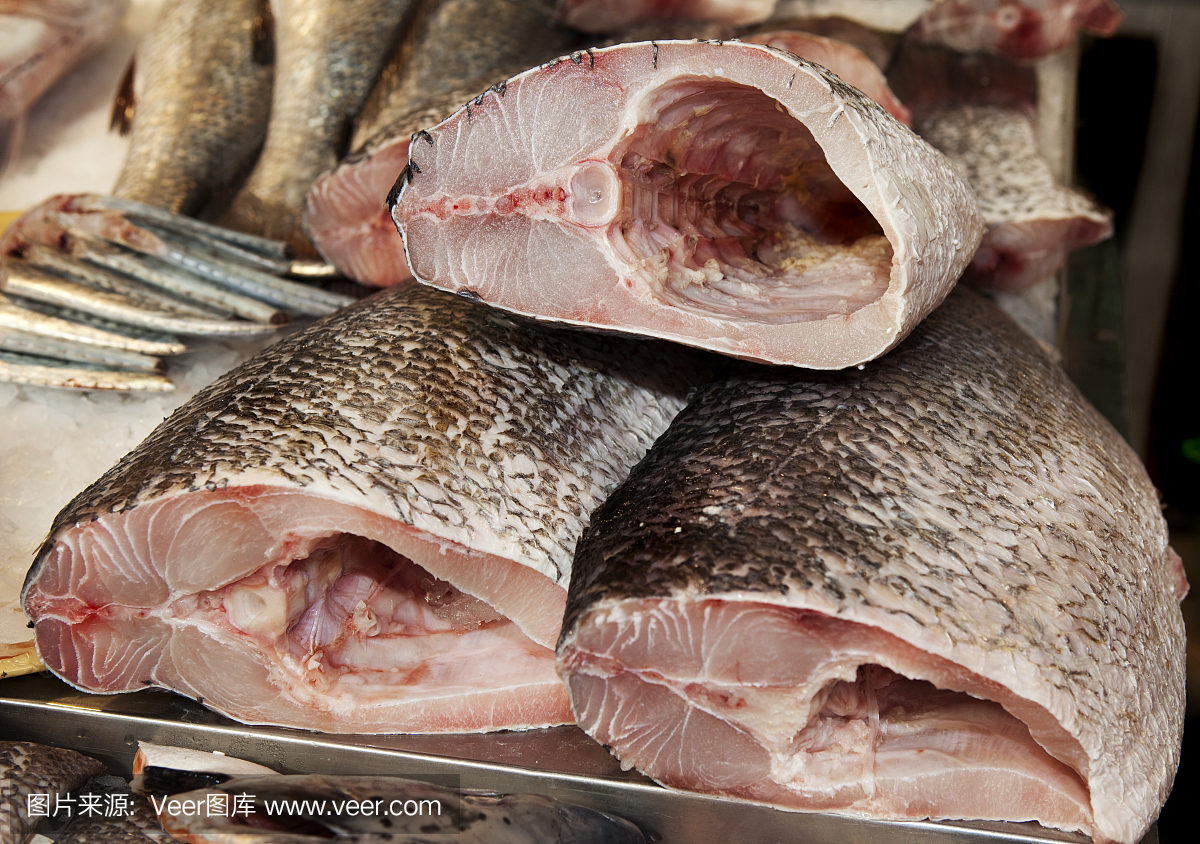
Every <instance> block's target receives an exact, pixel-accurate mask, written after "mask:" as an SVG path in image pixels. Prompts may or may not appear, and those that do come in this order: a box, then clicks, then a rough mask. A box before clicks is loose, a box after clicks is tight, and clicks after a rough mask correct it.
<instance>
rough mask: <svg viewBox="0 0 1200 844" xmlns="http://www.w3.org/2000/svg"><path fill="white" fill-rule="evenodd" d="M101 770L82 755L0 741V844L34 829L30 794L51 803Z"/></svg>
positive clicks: (71, 751) (42, 746)
mask: <svg viewBox="0 0 1200 844" xmlns="http://www.w3.org/2000/svg"><path fill="white" fill-rule="evenodd" d="M103 770H104V765H103V764H102V763H101V762H99V761H97V760H95V759H93V758H91V757H90V756H84V755H83V754H82V753H76V752H75V751H74V750H67V749H65V748H60V747H50V746H48V745H44V744H34V743H33V742H29V741H0V840H3V841H4V842H6V844H7V842H10V841H11V842H17V844H19V842H21V841H24V840H25V836H27V835H28V834H29V833H31V832H32V831H33V829H34V827H36V826H37V821H31V819H30V817H29V808H28V806H27V805H26V803H27V797H28V795H30V794H45V795H47V796H48V799H49V800H50V810H51V811H53V808H54V801H55V799H56V798H58V797H62V796H66V795H67V793H68V792H71V791H74V790H75V789H77V788H79V787H80V786H81V785H83V784H84V783H85V782H87V781H88V780H89V779H90V778H91V777H93V776H95V775H96V774H99V773H100V772H101V771H103Z"/></svg>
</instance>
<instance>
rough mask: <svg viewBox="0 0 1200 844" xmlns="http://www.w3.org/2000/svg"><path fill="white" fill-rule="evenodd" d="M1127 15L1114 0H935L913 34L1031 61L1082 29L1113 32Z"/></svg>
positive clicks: (958, 47) (963, 48)
mask: <svg viewBox="0 0 1200 844" xmlns="http://www.w3.org/2000/svg"><path fill="white" fill-rule="evenodd" d="M1124 18H1125V16H1124V14H1123V13H1122V12H1121V7H1120V6H1118V5H1117V4H1116V2H1115V0H934V2H933V3H932V5H930V7H929V8H928V9H927V10H926V11H925V13H924V14H922V15H921V19H920V20H918V21H917V23H916V24H915V25H914V26H913V28H912V29H911V30H910V31H909V34H910V35H911V36H912V37H914V38H918V39H920V40H922V41H928V42H930V43H934V44H941V45H943V46H945V47H949V48H951V49H953V50H958V51H960V52H963V53H970V52H974V51H976V50H984V51H987V52H989V53H993V54H995V55H998V56H1005V57H1007V58H1010V59H1014V60H1016V61H1024V62H1032V61H1037V60H1038V59H1042V58H1045V57H1046V56H1050V55H1053V54H1055V53H1058V52H1061V51H1062V50H1064V49H1066V48H1067V47H1069V46H1070V45H1071V44H1072V43H1074V41H1075V37H1076V35H1077V34H1078V33H1079V31H1080V30H1083V31H1084V32H1087V33H1090V34H1092V35H1099V36H1108V35H1112V34H1113V33H1114V32H1116V31H1117V27H1119V26H1120V25H1121V21H1122V20H1124Z"/></svg>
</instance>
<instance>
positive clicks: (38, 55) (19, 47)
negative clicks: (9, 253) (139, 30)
mask: <svg viewBox="0 0 1200 844" xmlns="http://www.w3.org/2000/svg"><path fill="white" fill-rule="evenodd" d="M128 8H129V0H0V32H2V33H4V38H3V39H0V177H2V176H3V175H4V171H5V169H6V168H7V167H8V164H9V162H11V161H12V159H13V158H15V157H16V155H17V152H18V150H19V149H20V146H21V140H22V138H23V137H24V134H25V114H26V113H27V112H28V111H29V108H30V107H31V106H32V105H33V104H34V103H35V102H37V100H38V99H40V98H41V96H42V95H43V94H44V93H46V91H48V90H49V89H50V88H51V87H52V86H53V85H54V83H55V82H57V81H58V80H59V79H61V78H62V77H63V76H64V75H65V74H66V73H67V72H68V71H70V70H71V69H72V68H74V67H75V66H77V65H78V64H79V63H80V62H81V61H83V60H84V59H86V58H87V57H88V56H89V55H90V54H91V53H92V52H93V51H94V50H95V49H96V48H97V47H98V46H99V45H101V44H103V43H104V42H105V41H107V40H108V39H109V37H111V36H112V34H113V33H114V32H115V31H116V30H117V28H118V27H119V26H120V25H121V21H122V19H123V18H124V17H125V11H126V10H127V9H128Z"/></svg>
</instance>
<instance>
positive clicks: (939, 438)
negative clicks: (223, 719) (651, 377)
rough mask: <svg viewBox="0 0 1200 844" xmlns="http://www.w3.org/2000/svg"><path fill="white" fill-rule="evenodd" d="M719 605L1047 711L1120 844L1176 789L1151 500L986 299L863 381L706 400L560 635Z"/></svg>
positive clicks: (711, 389)
mask: <svg viewBox="0 0 1200 844" xmlns="http://www.w3.org/2000/svg"><path fill="white" fill-rule="evenodd" d="M722 596H725V597H729V598H731V599H734V600H761V601H764V602H767V603H771V604H777V605H784V606H793V607H797V608H805V609H814V610H818V611H821V612H825V613H827V614H829V615H832V616H836V617H838V618H843V619H847V620H851V621H856V622H860V623H865V624H868V625H871V626H874V627H879V628H881V629H883V630H886V631H888V632H890V633H893V634H894V635H897V636H899V637H900V638H902V639H904V640H906V641H908V642H910V643H912V644H914V645H916V646H917V647H919V648H921V649H922V650H925V651H927V652H931V653H934V654H938V655H940V656H943V657H945V658H947V659H950V660H951V661H953V662H954V663H956V664H958V665H961V666H963V667H965V668H967V669H968V670H970V671H973V672H975V673H976V674H978V675H981V676H983V677H986V678H989V679H991V680H994V681H997V682H999V683H1002V684H1003V685H1005V686H1007V687H1009V688H1010V689H1012V690H1013V691H1015V692H1016V693H1017V694H1019V695H1021V696H1022V697H1024V698H1026V699H1028V700H1032V701H1034V702H1036V703H1038V704H1040V705H1041V706H1043V707H1044V708H1045V709H1046V710H1048V711H1049V712H1050V713H1051V714H1052V715H1053V716H1054V717H1055V718H1056V719H1057V720H1058V721H1059V722H1060V723H1061V724H1062V726H1063V728H1064V729H1066V730H1067V731H1068V732H1069V733H1070V734H1071V735H1072V736H1073V737H1075V738H1076V739H1077V740H1078V741H1079V742H1080V744H1081V746H1082V748H1083V750H1084V752H1085V754H1086V756H1087V761H1086V762H1085V765H1086V766H1087V768H1088V770H1087V771H1086V772H1085V775H1086V776H1087V777H1088V778H1089V780H1090V787H1091V789H1092V795H1093V806H1094V808H1095V810H1096V813H1097V823H1098V828H1100V829H1101V830H1104V831H1105V832H1107V833H1108V834H1115V835H1116V836H1117V837H1118V838H1119V839H1121V838H1123V839H1126V840H1136V839H1131V838H1130V835H1131V834H1132V832H1133V831H1134V830H1136V829H1137V828H1138V825H1139V824H1143V828H1144V823H1148V821H1144V820H1143V819H1145V818H1152V817H1153V814H1154V812H1156V811H1157V807H1158V806H1160V805H1161V803H1162V801H1163V800H1164V799H1165V797H1166V795H1167V793H1168V792H1169V789H1170V785H1171V776H1172V774H1171V772H1173V771H1174V770H1175V768H1176V766H1177V764H1178V752H1179V737H1180V730H1181V727H1182V720H1181V713H1182V711H1183V676H1184V675H1183V653H1184V633H1183V624H1182V618H1181V615H1180V612H1179V610H1178V600H1179V599H1180V598H1181V597H1182V596H1180V595H1177V594H1176V583H1175V577H1174V573H1173V571H1172V567H1171V565H1170V562H1169V560H1168V552H1167V535H1166V527H1165V523H1164V521H1163V519H1162V516H1161V513H1160V509H1159V503H1158V499H1157V494H1156V491H1155V490H1154V488H1153V486H1152V484H1151V482H1150V480H1149V478H1148V477H1147V475H1146V473H1145V471H1144V469H1143V468H1142V467H1141V464H1140V462H1139V461H1138V459H1137V457H1136V456H1135V455H1134V453H1133V452H1132V450H1131V449H1130V448H1129V447H1128V446H1127V445H1126V444H1125V442H1124V441H1123V440H1122V439H1121V438H1120V436H1119V435H1118V434H1117V433H1116V431H1115V430H1113V428H1112V427H1111V426H1110V425H1109V424H1108V423H1107V421H1106V420H1104V419H1103V417H1101V416H1100V415H1099V414H1098V413H1097V412H1096V411H1095V410H1094V409H1093V408H1092V407H1091V406H1090V405H1088V404H1087V403H1086V401H1085V400H1084V399H1083V398H1082V397H1081V396H1080V395H1079V393H1078V392H1077V391H1076V389H1075V388H1074V386H1073V385H1071V384H1070V382H1069V381H1068V380H1067V378H1066V376H1065V374H1064V373H1063V372H1062V371H1061V370H1060V369H1059V368H1058V367H1057V366H1056V365H1054V364H1053V363H1051V362H1050V361H1049V360H1048V359H1047V358H1046V356H1045V355H1044V354H1043V353H1042V352H1041V350H1040V349H1039V348H1038V347H1037V346H1036V345H1035V344H1034V343H1033V341H1032V340H1030V339H1029V338H1028V337H1026V336H1024V335H1023V334H1022V333H1021V332H1020V330H1019V329H1017V328H1016V327H1015V326H1013V325H1012V324H1011V323H1009V322H1008V321H1007V320H1006V319H1005V318H1003V316H1002V315H1000V314H999V312H998V311H997V310H996V309H995V308H994V307H993V306H991V305H990V303H987V302H986V301H985V300H983V299H981V298H979V297H978V296H975V295H972V294H969V293H966V292H962V291H959V292H956V293H954V294H952V295H951V297H950V299H948V300H947V303H946V304H945V305H943V307H942V308H941V309H939V310H938V311H936V312H935V313H934V315H932V316H931V317H930V318H929V319H927V320H926V321H925V322H924V323H923V324H922V325H921V326H920V327H918V329H917V330H916V331H915V332H914V333H913V335H912V336H910V337H909V338H908V339H907V340H906V341H905V342H904V343H903V344H902V345H901V346H899V347H898V348H897V349H896V350H895V351H894V352H892V353H890V354H889V355H888V356H886V357H884V358H883V359H881V360H879V361H876V362H873V363H871V364H868V365H867V367H866V368H865V369H864V370H862V371H859V370H849V371H845V372H841V373H805V372H795V371H781V370H779V369H769V368H764V367H743V368H741V369H739V370H737V371H736V372H735V373H733V374H731V375H729V376H728V377H726V378H723V379H720V378H719V379H717V380H716V381H714V382H713V383H712V384H710V385H709V386H707V387H706V388H704V389H703V390H702V391H700V393H699V394H698V395H697V397H696V398H695V400H694V401H693V403H692V404H691V405H689V407H688V409H687V410H685V411H684V412H683V413H681V414H680V416H679V417H678V418H677V419H676V420H675V422H674V423H673V424H672V427H671V428H670V430H669V431H668V433H667V434H665V435H664V436H663V437H662V438H661V439H660V441H659V442H658V443H657V444H656V446H655V448H654V449H653V450H652V451H651V453H650V454H649V455H648V456H647V457H646V458H645V460H643V462H642V463H641V464H639V466H638V467H637V468H636V469H634V471H633V472H632V473H631V475H630V477H629V478H628V480H627V481H626V482H625V483H624V484H623V485H622V486H621V487H619V488H618V489H617V490H616V491H615V492H614V493H613V494H612V495H611V496H610V498H609V499H608V501H607V502H606V503H605V504H604V505H603V506H602V507H601V508H600V510H598V511H597V512H596V513H595V514H593V518H592V524H591V527H590V528H589V530H588V532H587V533H586V534H585V536H584V538H583V539H582V540H581V541H580V544H579V548H578V549H577V555H576V562H575V578H574V580H573V582H572V584H571V588H570V593H569V598H568V606H567V613H566V619H565V621H564V626H563V639H562V641H564V642H565V641H567V640H568V639H569V638H570V637H571V636H572V635H573V631H574V629H575V628H576V627H577V626H579V625H581V624H583V623H585V621H584V617H585V615H586V614H587V613H589V612H591V611H596V610H602V609H603V608H605V607H611V606H615V605H616V604H617V603H619V602H620V601H622V600H625V599H643V598H672V599H684V600H687V599H702V598H714V597H716V598H719V597H722Z"/></svg>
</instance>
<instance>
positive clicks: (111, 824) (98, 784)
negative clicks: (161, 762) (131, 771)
mask: <svg viewBox="0 0 1200 844" xmlns="http://www.w3.org/2000/svg"><path fill="white" fill-rule="evenodd" d="M54 840H55V841H56V842H57V844H152V842H153V844H161V842H163V841H166V840H168V838H167V835H166V833H164V832H163V828H162V824H161V823H159V820H158V815H157V814H156V813H155V811H154V807H153V806H152V805H151V803H150V801H149V800H148V799H147V798H146V797H144V796H142V795H141V794H135V793H134V792H133V790H132V789H130V787H129V783H127V782H125V780H123V779H121V778H120V777H113V776H99V777H95V778H94V779H92V780H91V781H90V782H88V783H87V784H86V785H85V786H84V787H83V788H81V789H80V790H79V793H78V794H77V795H76V803H75V811H74V814H73V815H72V817H71V820H70V822H69V823H68V824H67V825H66V826H65V827H63V829H62V831H61V832H59V834H58V836H57V837H56V838H55V839H54Z"/></svg>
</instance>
